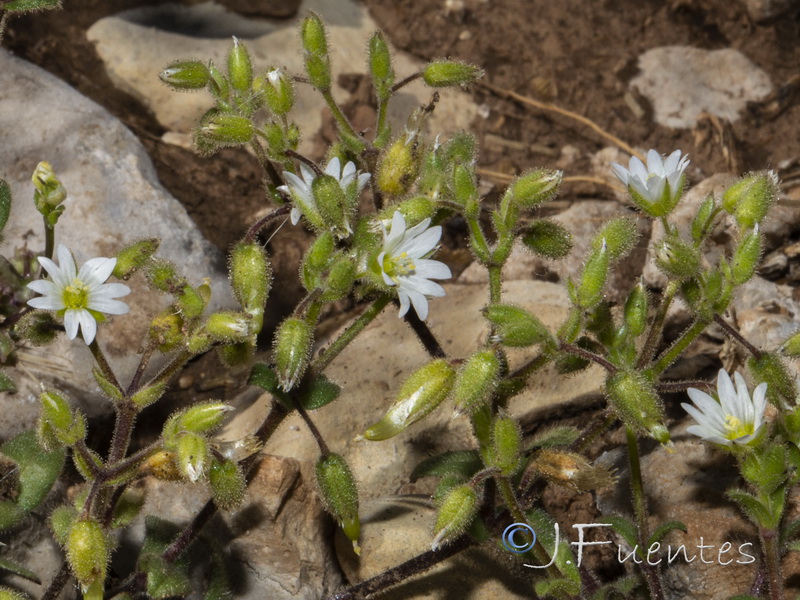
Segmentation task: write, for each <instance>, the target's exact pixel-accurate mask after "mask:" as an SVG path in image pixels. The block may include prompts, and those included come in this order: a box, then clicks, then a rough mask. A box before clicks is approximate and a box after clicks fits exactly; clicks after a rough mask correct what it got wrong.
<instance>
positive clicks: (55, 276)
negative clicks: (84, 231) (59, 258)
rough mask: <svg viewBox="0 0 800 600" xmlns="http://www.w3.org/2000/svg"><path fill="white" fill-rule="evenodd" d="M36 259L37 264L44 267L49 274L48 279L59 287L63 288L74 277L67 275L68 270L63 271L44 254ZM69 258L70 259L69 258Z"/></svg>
mask: <svg viewBox="0 0 800 600" xmlns="http://www.w3.org/2000/svg"><path fill="white" fill-rule="evenodd" d="M38 260H39V264H40V265H42V268H44V270H45V271H47V274H48V275H50V279H52V280H53V283H55V284H56V285H57V286H58V287H59V288H65V287H66V286H68V285H69V284H70V283H71V282H72V280H73V279H74V277H70V276H69V273H68V272H66V271H64V270H63V269H62V268H61V267H59V266H58V265H57V264H56V263H54V262H53V261H52V260H50V259H49V258H47V257H46V256H40V257H39V258H38ZM70 260H72V259H71V258H70Z"/></svg>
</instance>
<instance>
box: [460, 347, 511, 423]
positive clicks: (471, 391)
mask: <svg viewBox="0 0 800 600" xmlns="http://www.w3.org/2000/svg"><path fill="white" fill-rule="evenodd" d="M500 367H501V364H500V358H499V357H498V356H497V354H496V353H495V352H493V351H492V350H481V351H479V352H476V353H475V354H473V355H472V356H470V357H469V358H468V359H467V362H466V363H464V365H463V366H462V367H461V368H460V369H459V371H458V375H457V376H456V382H455V386H454V388H453V403H454V404H455V407H456V413H457V414H458V413H462V412H464V413H469V414H472V413H474V412H475V411H476V410H478V409H479V408H481V407H482V406H484V405H485V404H486V402H488V400H489V399H490V398H491V396H492V393H493V392H494V390H495V388H496V387H497V380H498V378H499V377H500Z"/></svg>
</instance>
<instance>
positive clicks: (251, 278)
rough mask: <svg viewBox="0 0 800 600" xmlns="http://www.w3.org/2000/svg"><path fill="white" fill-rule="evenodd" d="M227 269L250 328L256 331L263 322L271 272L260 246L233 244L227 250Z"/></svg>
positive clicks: (255, 244)
mask: <svg viewBox="0 0 800 600" xmlns="http://www.w3.org/2000/svg"><path fill="white" fill-rule="evenodd" d="M228 272H229V273H230V279H231V287H232V288H233V293H234V295H235V296H236V299H237V300H238V301H239V304H241V305H242V308H244V310H245V312H246V313H247V314H248V315H250V317H251V318H252V321H251V323H250V329H251V331H252V332H253V333H258V332H259V331H261V327H262V324H263V322H264V307H265V306H266V304H267V297H268V296H269V289H270V280H271V275H272V269H271V268H270V263H269V260H268V259H267V253H266V251H265V250H264V248H263V246H261V244H258V243H248V242H239V243H238V244H236V245H235V246H234V247H233V250H231V255H230V260H229V262H228Z"/></svg>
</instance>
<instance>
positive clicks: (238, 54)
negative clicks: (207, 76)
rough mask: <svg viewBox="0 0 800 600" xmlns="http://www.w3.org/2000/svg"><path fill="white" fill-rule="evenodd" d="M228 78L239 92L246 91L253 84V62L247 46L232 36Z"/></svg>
mask: <svg viewBox="0 0 800 600" xmlns="http://www.w3.org/2000/svg"><path fill="white" fill-rule="evenodd" d="M228 78H229V80H230V82H231V85H232V86H233V89H235V90H236V91H237V92H239V93H242V94H244V93H247V92H249V91H250V86H251V85H252V84H253V63H252V62H251V61H250V53H249V52H248V51H247V47H246V46H245V45H244V44H242V43H240V42H239V39H238V38H237V37H236V36H233V48H231V51H230V53H229V54H228Z"/></svg>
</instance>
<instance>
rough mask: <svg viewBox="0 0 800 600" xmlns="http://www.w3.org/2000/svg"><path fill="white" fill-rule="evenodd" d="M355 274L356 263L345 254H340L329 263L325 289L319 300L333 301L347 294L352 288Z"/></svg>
mask: <svg viewBox="0 0 800 600" xmlns="http://www.w3.org/2000/svg"><path fill="white" fill-rule="evenodd" d="M357 275H358V273H357V271H356V265H355V264H354V263H353V261H352V260H351V259H350V258H348V257H347V256H340V257H339V258H338V259H336V260H335V261H334V262H333V264H332V265H331V268H330V271H329V272H328V279H327V282H326V285H325V291H324V292H323V293H322V295H321V296H320V300H321V301H323V302H334V301H336V300H341V299H342V298H344V297H345V296H347V294H349V293H350V290H351V289H352V288H353V283H355V280H356V276H357Z"/></svg>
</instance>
